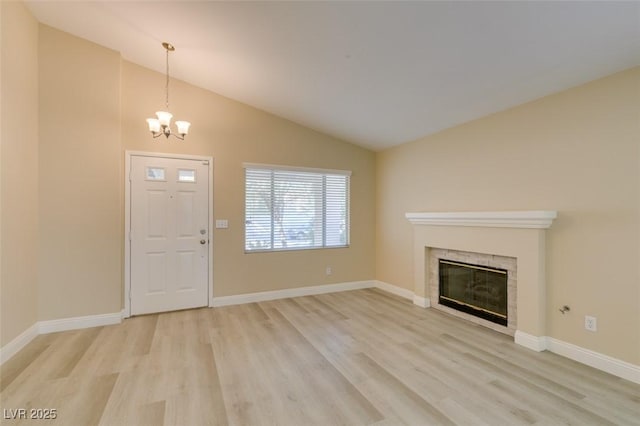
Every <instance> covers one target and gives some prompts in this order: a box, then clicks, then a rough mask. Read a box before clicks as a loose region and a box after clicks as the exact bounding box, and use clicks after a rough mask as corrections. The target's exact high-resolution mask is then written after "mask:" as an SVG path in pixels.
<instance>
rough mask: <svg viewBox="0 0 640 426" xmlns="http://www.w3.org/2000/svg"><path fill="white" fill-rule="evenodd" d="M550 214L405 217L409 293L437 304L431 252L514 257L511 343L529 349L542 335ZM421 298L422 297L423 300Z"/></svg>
mask: <svg viewBox="0 0 640 426" xmlns="http://www.w3.org/2000/svg"><path fill="white" fill-rule="evenodd" d="M556 216H557V212H555V211H538V210H535V211H500V212H439V213H433V212H429V213H407V214H406V218H407V219H408V220H409V221H410V222H411V223H412V224H413V225H414V226H413V246H414V280H415V281H414V283H415V284H414V286H415V289H414V293H415V295H416V296H417V299H419V300H424V303H422V305H423V306H430V300H432V301H433V303H437V294H434V290H433V286H432V285H430V282H429V281H430V280H429V277H430V276H432V271H431V270H430V269H431V268H433V263H432V262H431V264H430V262H429V258H430V251H431V250H434V251H435V249H444V250H456V251H461V252H472V253H483V254H488V255H496V256H505V257H513V258H515V259H516V263H517V294H516V306H515V312H516V318H515V326H516V330H515V342H516V343H518V344H521V345H523V346H526V347H528V348H530V349H534V350H543V349H544V348H542V347H538V345H537V343H536V342H537V341H538V338H541V337H543V336H545V335H546V324H545V316H546V306H545V297H546V296H545V229H546V228H549V227H550V226H551V223H552V222H553V219H555V218H556ZM422 298H424V299H422Z"/></svg>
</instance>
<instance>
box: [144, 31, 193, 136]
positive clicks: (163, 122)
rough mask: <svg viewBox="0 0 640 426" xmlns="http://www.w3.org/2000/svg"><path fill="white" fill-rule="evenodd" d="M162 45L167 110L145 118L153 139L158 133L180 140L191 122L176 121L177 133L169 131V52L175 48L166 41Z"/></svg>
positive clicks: (187, 131) (170, 116) (170, 115)
mask: <svg viewBox="0 0 640 426" xmlns="http://www.w3.org/2000/svg"><path fill="white" fill-rule="evenodd" d="M162 47H164V49H165V50H166V52H167V55H166V56H167V60H166V64H167V73H166V75H167V80H166V83H165V95H166V97H165V104H166V107H167V111H157V112H156V116H157V117H158V118H147V123H148V124H149V131H150V132H151V134H152V135H153V137H154V139H155V138H157V137H158V136H160V135H164V136H165V137H166V138H167V139H169V136H170V135H173V136H175V137H176V138H178V139H180V140H184V137H185V135H186V134H187V133H189V126H191V123H189V122H188V121H176V127H177V128H178V131H177V132H176V133H177V134H176V133H173V132H172V131H171V118H172V117H173V115H172V114H171V113H170V112H168V110H169V52H173V51H174V50H176V48H175V47H173V45H171V44H170V43H167V42H164V43H162Z"/></svg>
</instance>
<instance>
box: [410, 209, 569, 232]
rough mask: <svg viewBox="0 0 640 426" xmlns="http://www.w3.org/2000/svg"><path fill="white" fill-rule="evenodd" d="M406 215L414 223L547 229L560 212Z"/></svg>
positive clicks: (526, 211) (524, 211)
mask: <svg viewBox="0 0 640 426" xmlns="http://www.w3.org/2000/svg"><path fill="white" fill-rule="evenodd" d="M405 216H406V218H407V219H408V220H409V222H411V223H412V224H414V225H440V226H487V227H492V228H537V229H546V228H549V227H550V226H551V223H552V222H553V219H555V218H556V217H557V216H558V213H557V212H556V211H552V210H520V211H496V212H427V213H406V214H405Z"/></svg>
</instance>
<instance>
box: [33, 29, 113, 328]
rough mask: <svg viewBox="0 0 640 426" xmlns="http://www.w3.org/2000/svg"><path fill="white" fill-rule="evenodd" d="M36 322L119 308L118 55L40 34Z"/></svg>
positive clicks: (70, 39)
mask: <svg viewBox="0 0 640 426" xmlns="http://www.w3.org/2000/svg"><path fill="white" fill-rule="evenodd" d="M39 70H40V71H39V78H40V98H39V101H40V161H39V178H40V179H39V202H40V204H39V218H40V240H39V250H40V252H39V265H40V266H39V286H38V299H39V303H38V317H39V319H40V320H51V319H57V318H68V317H77V316H84V315H95V314H103V313H112V312H119V311H120V310H121V306H122V290H121V288H122V264H123V263H122V215H121V211H122V188H121V185H120V182H121V175H122V169H121V167H120V163H121V158H122V153H121V152H122V148H121V136H120V55H119V54H118V53H117V52H114V51H112V50H109V49H105V48H103V47H100V46H98V45H96V44H93V43H90V42H88V41H85V40H82V39H80V38H77V37H74V36H71V35H69V34H66V33H63V32H61V31H58V30H55V29H53V28H51V27H48V26H45V25H41V26H40V63H39Z"/></svg>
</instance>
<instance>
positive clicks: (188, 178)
mask: <svg viewBox="0 0 640 426" xmlns="http://www.w3.org/2000/svg"><path fill="white" fill-rule="evenodd" d="M195 181H196V171H195V170H190V169H178V182H191V183H195Z"/></svg>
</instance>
